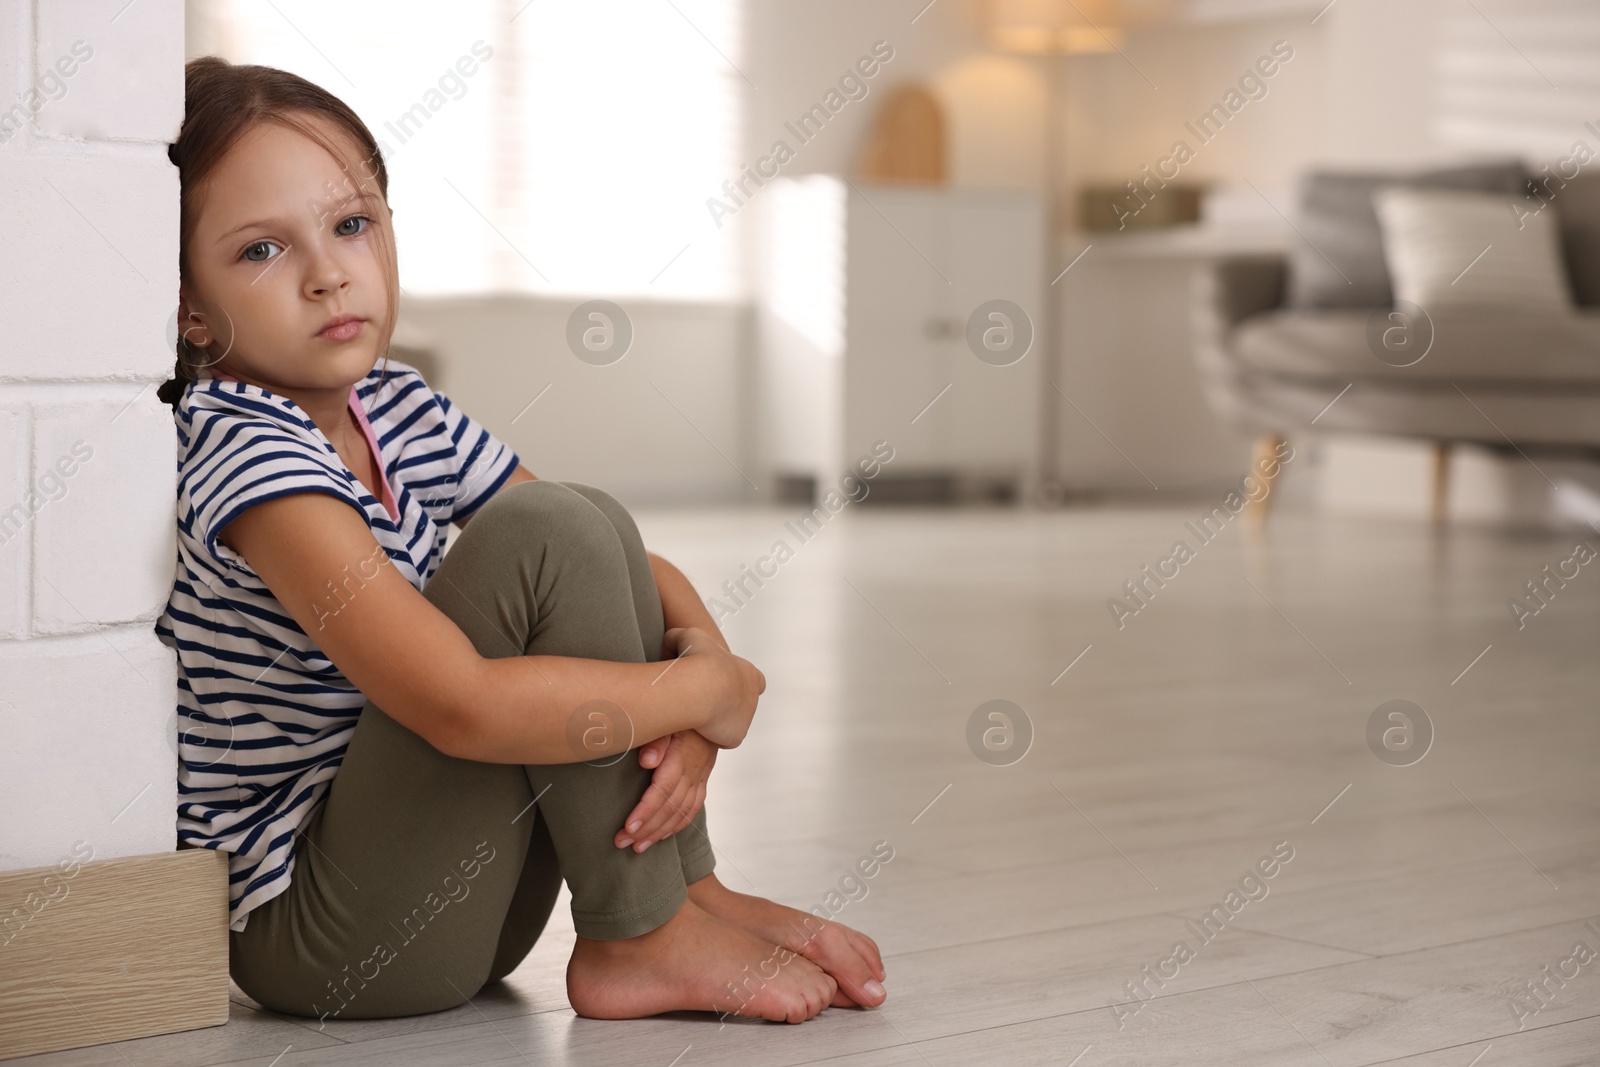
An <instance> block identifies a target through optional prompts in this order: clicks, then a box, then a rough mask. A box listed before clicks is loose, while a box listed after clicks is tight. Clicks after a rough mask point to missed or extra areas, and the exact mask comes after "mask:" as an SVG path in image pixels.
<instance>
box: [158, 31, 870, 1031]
mask: <svg viewBox="0 0 1600 1067" xmlns="http://www.w3.org/2000/svg"><path fill="white" fill-rule="evenodd" d="M186 74H187V81H186V96H187V111H186V115H185V118H184V123H183V127H182V130H181V131H180V133H179V136H178V140H177V142H176V143H175V144H173V145H172V146H171V148H170V150H169V155H170V156H171V158H172V161H173V163H174V164H175V165H176V166H177V167H178V172H179V178H180V183H181V187H182V223H181V233H180V240H181V246H180V254H179V269H180V281H181V284H180V297H181V299H180V305H179V321H180V324H181V326H182V332H181V337H180V339H179V343H178V352H177V366H176V374H175V380H173V381H170V382H168V383H167V384H166V385H165V386H163V388H162V393H161V395H162V398H163V399H164V400H167V401H168V402H169V403H171V404H173V408H174V417H175V419H176V422H177V426H178V442H179V447H178V476H179V485H178V534H179V536H178V564H179V566H178V570H177V576H176V580H175V582H174V585H173V591H172V596H171V599H170V600H169V602H168V605H167V609H166V611H165V612H164V613H163V615H162V617H161V619H160V620H159V621H158V623H157V632H158V634H159V635H160V637H161V639H162V640H163V641H164V642H165V643H167V644H168V645H169V646H171V647H172V648H173V649H174V650H175V651H176V653H177V657H178V666H179V694H178V695H179V703H178V713H179V716H180V722H181V724H182V736H181V743H180V760H179V770H178V779H179V781H178V796H179V804H178V832H179V839H180V843H181V844H182V845H184V846H185V847H201V848H215V849H221V850H223V851H225V852H228V853H230V854H231V856H230V860H229V863H230V877H229V904H228V911H229V928H230V934H229V940H230V952H229V970H230V971H231V973H232V975H233V978H234V980H235V981H236V982H238V984H239V986H240V988H242V989H243V990H244V991H245V992H246V993H248V994H249V995H250V996H252V997H253V998H255V999H256V1000H257V1001H259V1002H260V1003H261V1004H263V1005H264V1006H266V1007H268V1008H271V1009H274V1010H277V1011H281V1012H286V1013H289V1014H293V1015H304V1016H312V1017H317V1018H321V1019H324V1020H325V1019H327V1018H329V1017H337V1018H382V1017H391V1016H396V1015H406V1014H413V1013H419V1012H429V1011H438V1010H441V1009H444V1008H449V1007H453V1006H456V1005H458V1004H460V1003H462V1002H463V1001H464V1000H466V999H468V998H470V997H471V996H472V995H473V994H475V993H477V992H478V991H479V990H480V989H482V988H483V987H484V986H485V985H486V984H488V983H490V982H493V981H496V980H498V979H499V978H501V977H503V976H504V975H506V974H507V973H509V972H510V971H511V970H512V969H514V968H515V967H516V966H517V964H518V963H519V962H520V961H521V960H522V959H523V958H524V956H526V955H527V953H528V951H529V949H530V948H531V947H532V946H533V943H534V941H535V940H536V939H537V938H538V936H539V934H540V932H541V931H542V930H543V928H544V925H545V922H546V920H547V919H548V917H549V915H550V911H551V909H552V907H553V905H554V902H555V898H556V894H557V891H558V890H559V888H560V883H561V880H562V879H565V880H566V882H567V885H568V887H569V888H570V889H571V891H572V917H573V923H574V926H575V927H576V930H577V935H578V936H577V943H576V946H575V947H574V949H573V952H572V958H571V960H570V962H569V963H568V965H567V993H568V998H569V999H570V1001H571V1004H572V1007H573V1009H574V1010H575V1011H576V1012H578V1014H580V1015H585V1016H590V1017H594V1018H613V1019H614V1018H634V1017H639V1016H646V1015H652V1014H655V1013H658V1012H663V1011H672V1010H681V1009H698V1010H709V1011H718V1012H724V1013H733V1012H737V1013H740V1014H744V1015H754V1016H760V1017H763V1018H767V1019H773V1020H780V1019H781V1020H787V1021H789V1022H800V1021H803V1020H805V1019H809V1018H811V1017H812V1016H814V1015H816V1014H817V1013H818V1012H820V1011H822V1010H823V1009H824V1008H826V1007H828V1006H829V1005H830V1004H831V1005H835V1006H841V1007H842V1006H848V1005H861V1006H876V1005H878V1004H881V1003H882V1002H883V1001H884V999H885V996H886V994H885V993H884V990H883V987H882V985H881V984H880V982H881V981H882V979H883V978H884V976H885V972H884V968H883V961H882V958H881V956H880V954H879V952H878V948H877V946H876V945H875V944H874V943H873V941H872V940H871V939H870V938H868V937H866V936H864V935H863V934H860V933H858V932H857V931H855V930H851V929H850V928H848V927H845V926H842V925H839V924H837V923H832V922H823V921H821V920H819V919H817V918H815V917H813V916H812V915H809V914H806V913H804V912H800V911H796V910H795V909H793V908H786V907H782V906H780V905H778V904H775V903H773V902H772V901H769V900H764V899H761V898H759V897H754V896H748V895H745V894H741V893H735V892H733V891H731V890H729V889H727V888H726V887H724V886H723V885H722V884H721V883H720V882H719V881H718V880H717V877H716V875H715V874H713V873H712V867H713V866H714V863H715V860H714V857H713V854H712V849H711V842H710V839H709V837H708V836H707V832H706V825H705V813H704V810H703V806H702V805H703V801H704V798H705V788H706V779H707V776H708V775H709V774H710V772H711V767H712V765H713V763H714V761H715V759H716V754H717V750H718V749H719V748H731V747H734V746H737V745H738V744H739V743H740V741H742V740H743V738H744V736H745V732H746V730H747V729H748V728H749V725H750V720H751V717H752V715H753V714H754V712H755V707H756V700H757V697H758V696H759V695H760V693H761V692H762V691H763V690H764V689H765V686H766V680H765V678H764V677H763V676H762V674H761V672H760V671H758V670H756V669H755V667H753V666H752V665H751V664H750V663H749V662H747V661H746V660H744V659H741V658H740V657H738V656H735V655H734V654H733V653H732V652H731V651H729V649H728V647H727V644H726V643H725V642H724V641H723V640H722V636H721V634H720V633H719V632H718V631H717V628H716V625H715V623H714V622H713V621H712V619H711V617H710V615H709V613H707V611H706V610H705V608H704V606H703V605H702V604H701V601H700V598H699V596H698V595H697V594H696V593H695V591H694V589H693V587H692V586H691V585H690V584H689V582H688V580H687V579H685V578H684V576H683V574H682V573H681V572H679V571H678V570H677V569H676V568H675V567H673V566H672V565H671V564H670V563H668V562H667V561H665V560H663V559H661V558H660V557H659V556H656V555H654V554H653V553H649V552H647V551H646V550H645V548H644V546H643V544H642V543H641V542H640V540H639V533H638V530H637V529H636V527H635V526H634V523H633V520H632V518H631V517H630V516H629V514H628V513H627V511H625V510H624V509H623V508H622V506H621V505H619V504H618V503H617V502H616V500H614V499H613V498H612V497H610V496H609V495H607V494H606V493H604V492H602V491H600V490H598V489H595V488H593V487H592V486H587V485H581V484H577V483H571V482H553V481H545V480H540V479H537V478H536V477H535V476H534V475H533V474H532V473H530V472H529V471H528V470H527V469H526V468H525V467H523V466H522V465H521V463H520V461H519V459H518V457H517V455H516V454H515V453H514V452H513V451H512V450H511V449H510V448H509V447H507V446H506V445H505V444H504V443H503V442H501V441H499V440H498V439H496V438H495V437H494V436H493V435H492V434H490V433H489V432H488V431H487V430H486V429H484V427H482V426H481V425H479V424H478V423H477V422H475V421H474V420H473V419H472V418H470V417H469V416H467V415H466V414H465V413H464V412H462V411H461V410H460V409H458V408H456V407H454V406H453V405H452V404H451V403H450V400H449V399H448V398H447V397H446V396H445V395H444V394H442V393H436V392H433V391H432V390H431V389H430V388H429V387H428V385H427V383H426V382H424V381H423V380H422V378H421V376H420V375H419V374H418V373H417V371H416V370H415V368H412V367H409V366H407V365H405V364H404V363H400V362H398V361H396V360H391V359H389V358H388V347H389V338H390V335H391V332H392V331H393V329H394V324H395V315H396V309H397V300H396V295H395V294H396V290H397V289H398V270H397V266H396V258H395V249H394V241H393V230H392V228H391V219H390V212H389V208H388V203H387V194H388V174H387V171H386V169H385V166H384V161H383V159H382V157H381V155H380V153H379V150H378V147H377V144H376V142H375V141H374V140H373V137H372V134H371V133H370V132H369V131H368V129H367V127H366V126H365V125H363V124H362V122H361V120H360V119H358V118H357V117H356V115H355V114H354V113H353V112H352V111H351V110H350V109H349V108H348V107H346V106H345V105H344V104H343V103H342V102H341V101H339V100H338V99H336V98H335V97H333V96H332V95H330V94H329V93H327V92H326V91H324V90H323V89H321V88H319V87H317V86H315V85H312V84H310V83H309V82H306V81H305V80H303V79H301V78H298V77H296V76H294V75H291V74H288V73H285V72H283V71H279V70H274V69H271V68H268V67H259V66H235V65H230V64H228V63H226V62H224V61H223V60H220V59H217V58H215V57H209V56H208V57H205V58H202V59H196V60H194V61H192V62H190V63H189V64H188V67H187V70H186ZM446 523H454V524H456V525H457V526H458V527H460V528H461V533H460V535H459V537H458V539H457V541H456V543H455V544H454V545H453V546H452V547H451V550H450V552H449V554H448V555H447V556H445V555H443V554H442V550H443V546H444V541H445V524H446ZM662 660H671V661H672V662H671V663H669V664H667V665H666V667H665V668H663V667H662V665H661V662H660V661H662ZM635 746H637V748H635Z"/></svg>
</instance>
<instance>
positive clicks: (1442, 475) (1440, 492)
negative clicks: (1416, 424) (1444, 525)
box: [1430, 441, 1450, 523]
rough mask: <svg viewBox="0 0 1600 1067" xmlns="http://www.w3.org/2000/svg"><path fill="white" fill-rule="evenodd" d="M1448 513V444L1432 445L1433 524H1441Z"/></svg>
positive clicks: (1435, 443)
mask: <svg viewBox="0 0 1600 1067" xmlns="http://www.w3.org/2000/svg"><path fill="white" fill-rule="evenodd" d="M1449 513H1450V442H1449V441H1435V442H1434V443H1433V504H1432V509H1431V511H1430V514H1431V515H1432V517H1433V521H1434V522H1436V523H1437V522H1443V521H1444V520H1445V517H1446V516H1447V515H1448V514H1449Z"/></svg>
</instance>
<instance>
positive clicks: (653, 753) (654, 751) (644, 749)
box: [639, 734, 672, 768]
mask: <svg viewBox="0 0 1600 1067" xmlns="http://www.w3.org/2000/svg"><path fill="white" fill-rule="evenodd" d="M670 744H672V735H671V734H668V735H667V736H666V737H658V738H656V739H655V740H654V741H647V742H645V743H644V744H642V745H640V746H639V766H641V767H652V768H653V767H658V766H660V765H661V761H662V760H663V759H665V758H666V756H667V747H668V746H669V745H670Z"/></svg>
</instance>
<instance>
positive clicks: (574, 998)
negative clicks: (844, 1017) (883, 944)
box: [567, 900, 838, 1023]
mask: <svg viewBox="0 0 1600 1067" xmlns="http://www.w3.org/2000/svg"><path fill="white" fill-rule="evenodd" d="M837 992H838V985H837V984H836V983H835V982H834V980H833V979H832V978H830V977H828V975H827V974H825V973H823V971H822V970H821V969H819V968H818V967H817V966H815V965H814V964H812V963H811V962H810V961H809V960H807V959H805V958H804V957H803V956H801V955H800V954H797V953H795V952H792V951H790V950H788V949H785V948H781V947H780V946H779V945H777V944H776V943H774V942H772V941H768V940H765V939H763V938H760V937H757V936H756V935H755V934H753V933H751V932H750V931H748V930H746V929H743V928H742V927H739V926H736V925H734V924H732V923H728V922H724V921H723V920H721V919H718V918H716V917H715V916H713V915H711V914H710V913H709V912H707V911H705V910H704V909H703V908H701V907H700V906H699V905H698V904H696V903H695V902H694V901H692V900H685V901H684V902H683V907H681V908H680V909H678V913H677V914H676V915H674V916H673V917H672V918H670V919H668V920H667V921H666V922H664V923H662V924H661V925H660V926H658V927H656V928H655V929H654V930H652V931H650V932H649V933H647V934H644V935H642V936H640V937H631V938H627V939H625V940H621V941H594V940H591V939H589V938H587V937H579V938H578V941H577V944H576V945H575V946H574V947H573V949H572V959H571V960H570V961H568V963H567V999H568V1000H569V1001H570V1002H571V1003H572V1010H573V1011H575V1012H577V1013H578V1014H579V1015H582V1016H585V1017H586V1018H590V1019H641V1018H644V1017H645V1016H647V1015H657V1014H659V1013H661V1012H664V1011H715V1012H719V1013H724V1014H728V1015H735V1014H737V1015H744V1016H750V1017H754V1018H761V1019H771V1020H773V1021H774V1022H791V1023H799V1022H804V1021H806V1020H807V1019H809V1018H811V1017H812V1016H814V1015H816V1014H817V1013H818V1012H820V1011H822V1010H823V1009H824V1008H826V1007H827V1006H828V1005H829V1003H830V1002H832V1001H833V1000H834V999H835V994H836V993H837Z"/></svg>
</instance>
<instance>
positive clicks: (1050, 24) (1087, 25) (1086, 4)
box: [988, 0, 1170, 504]
mask: <svg viewBox="0 0 1600 1067" xmlns="http://www.w3.org/2000/svg"><path fill="white" fill-rule="evenodd" d="M1168 6H1170V0H989V12H988V24H989V42H990V45H991V47H993V48H994V49H995V50H996V51H999V52H1008V53H1011V54H1013V55H1026V56H1043V57H1045V58H1046V59H1047V60H1048V61H1049V70H1048V83H1049V91H1048V94H1047V96H1046V110H1045V124H1046V129H1045V224H1046V226H1047V227H1048V228H1049V233H1048V235H1047V237H1046V240H1045V249H1046V252H1045V255H1046V259H1047V268H1048V270H1047V273H1049V274H1050V276H1051V278H1052V279H1054V278H1055V277H1056V274H1055V272H1056V270H1057V269H1058V265H1056V264H1055V263H1054V259H1055V253H1056V238H1057V236H1058V235H1059V234H1060V232H1061V230H1062V228H1063V224H1064V223H1065V222H1066V221H1067V220H1068V219H1069V218H1070V214H1069V213H1068V211H1067V210H1065V209H1064V208H1063V206H1062V203H1061V197H1062V193H1063V190H1062V188H1061V175H1062V167H1061V146H1062V137H1061V116H1062V104H1061V79H1062V76H1063V75H1064V74H1065V72H1066V63H1067V57H1068V56H1073V55H1080V54H1084V53H1093V52H1113V51H1118V52H1120V51H1121V48H1122V41H1123V37H1124V34H1125V33H1126V30H1127V27H1129V26H1130V25H1133V24H1137V23H1141V22H1145V21H1149V20H1150V19H1151V18H1153V17H1154V16H1155V14H1156V12H1155V10H1154V9H1156V8H1161V9H1163V10H1164V9H1165V8H1166V7H1168ZM1053 285H1054V282H1053V281H1052V283H1051V287H1047V291H1046V298H1045V306H1044V330H1043V333H1044V336H1045V338H1046V345H1047V347H1046V348H1045V351H1046V353H1047V354H1048V360H1047V362H1046V365H1045V383H1046V388H1045V389H1043V390H1041V392H1042V394H1043V395H1042V396H1041V398H1040V416H1039V419H1040V421H1039V425H1040V435H1039V436H1040V440H1039V449H1040V456H1039V500H1040V502H1041V503H1046V504H1057V503H1060V502H1061V501H1062V500H1063V499H1064V498H1065V496H1066V490H1065V487H1064V486H1063V485H1062V484H1061V477H1060V471H1059V458H1060V447H1061V443H1060V433H1059V424H1060V419H1059V415H1060V409H1061V401H1060V399H1059V397H1058V395H1057V394H1056V391H1055V389H1054V388H1053V387H1051V383H1053V382H1054V380H1055V375H1056V371H1057V369H1058V360H1059V357H1060V355H1061V353H1062V350H1063V349H1064V347H1065V345H1064V341H1065V338H1064V337H1063V333H1064V331H1063V330H1062V328H1061V326H1062V323H1061V320H1062V315H1061V310H1060V303H1061V301H1060V299H1059V298H1058V297H1057V295H1056V293H1055V290H1054V288H1053Z"/></svg>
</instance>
